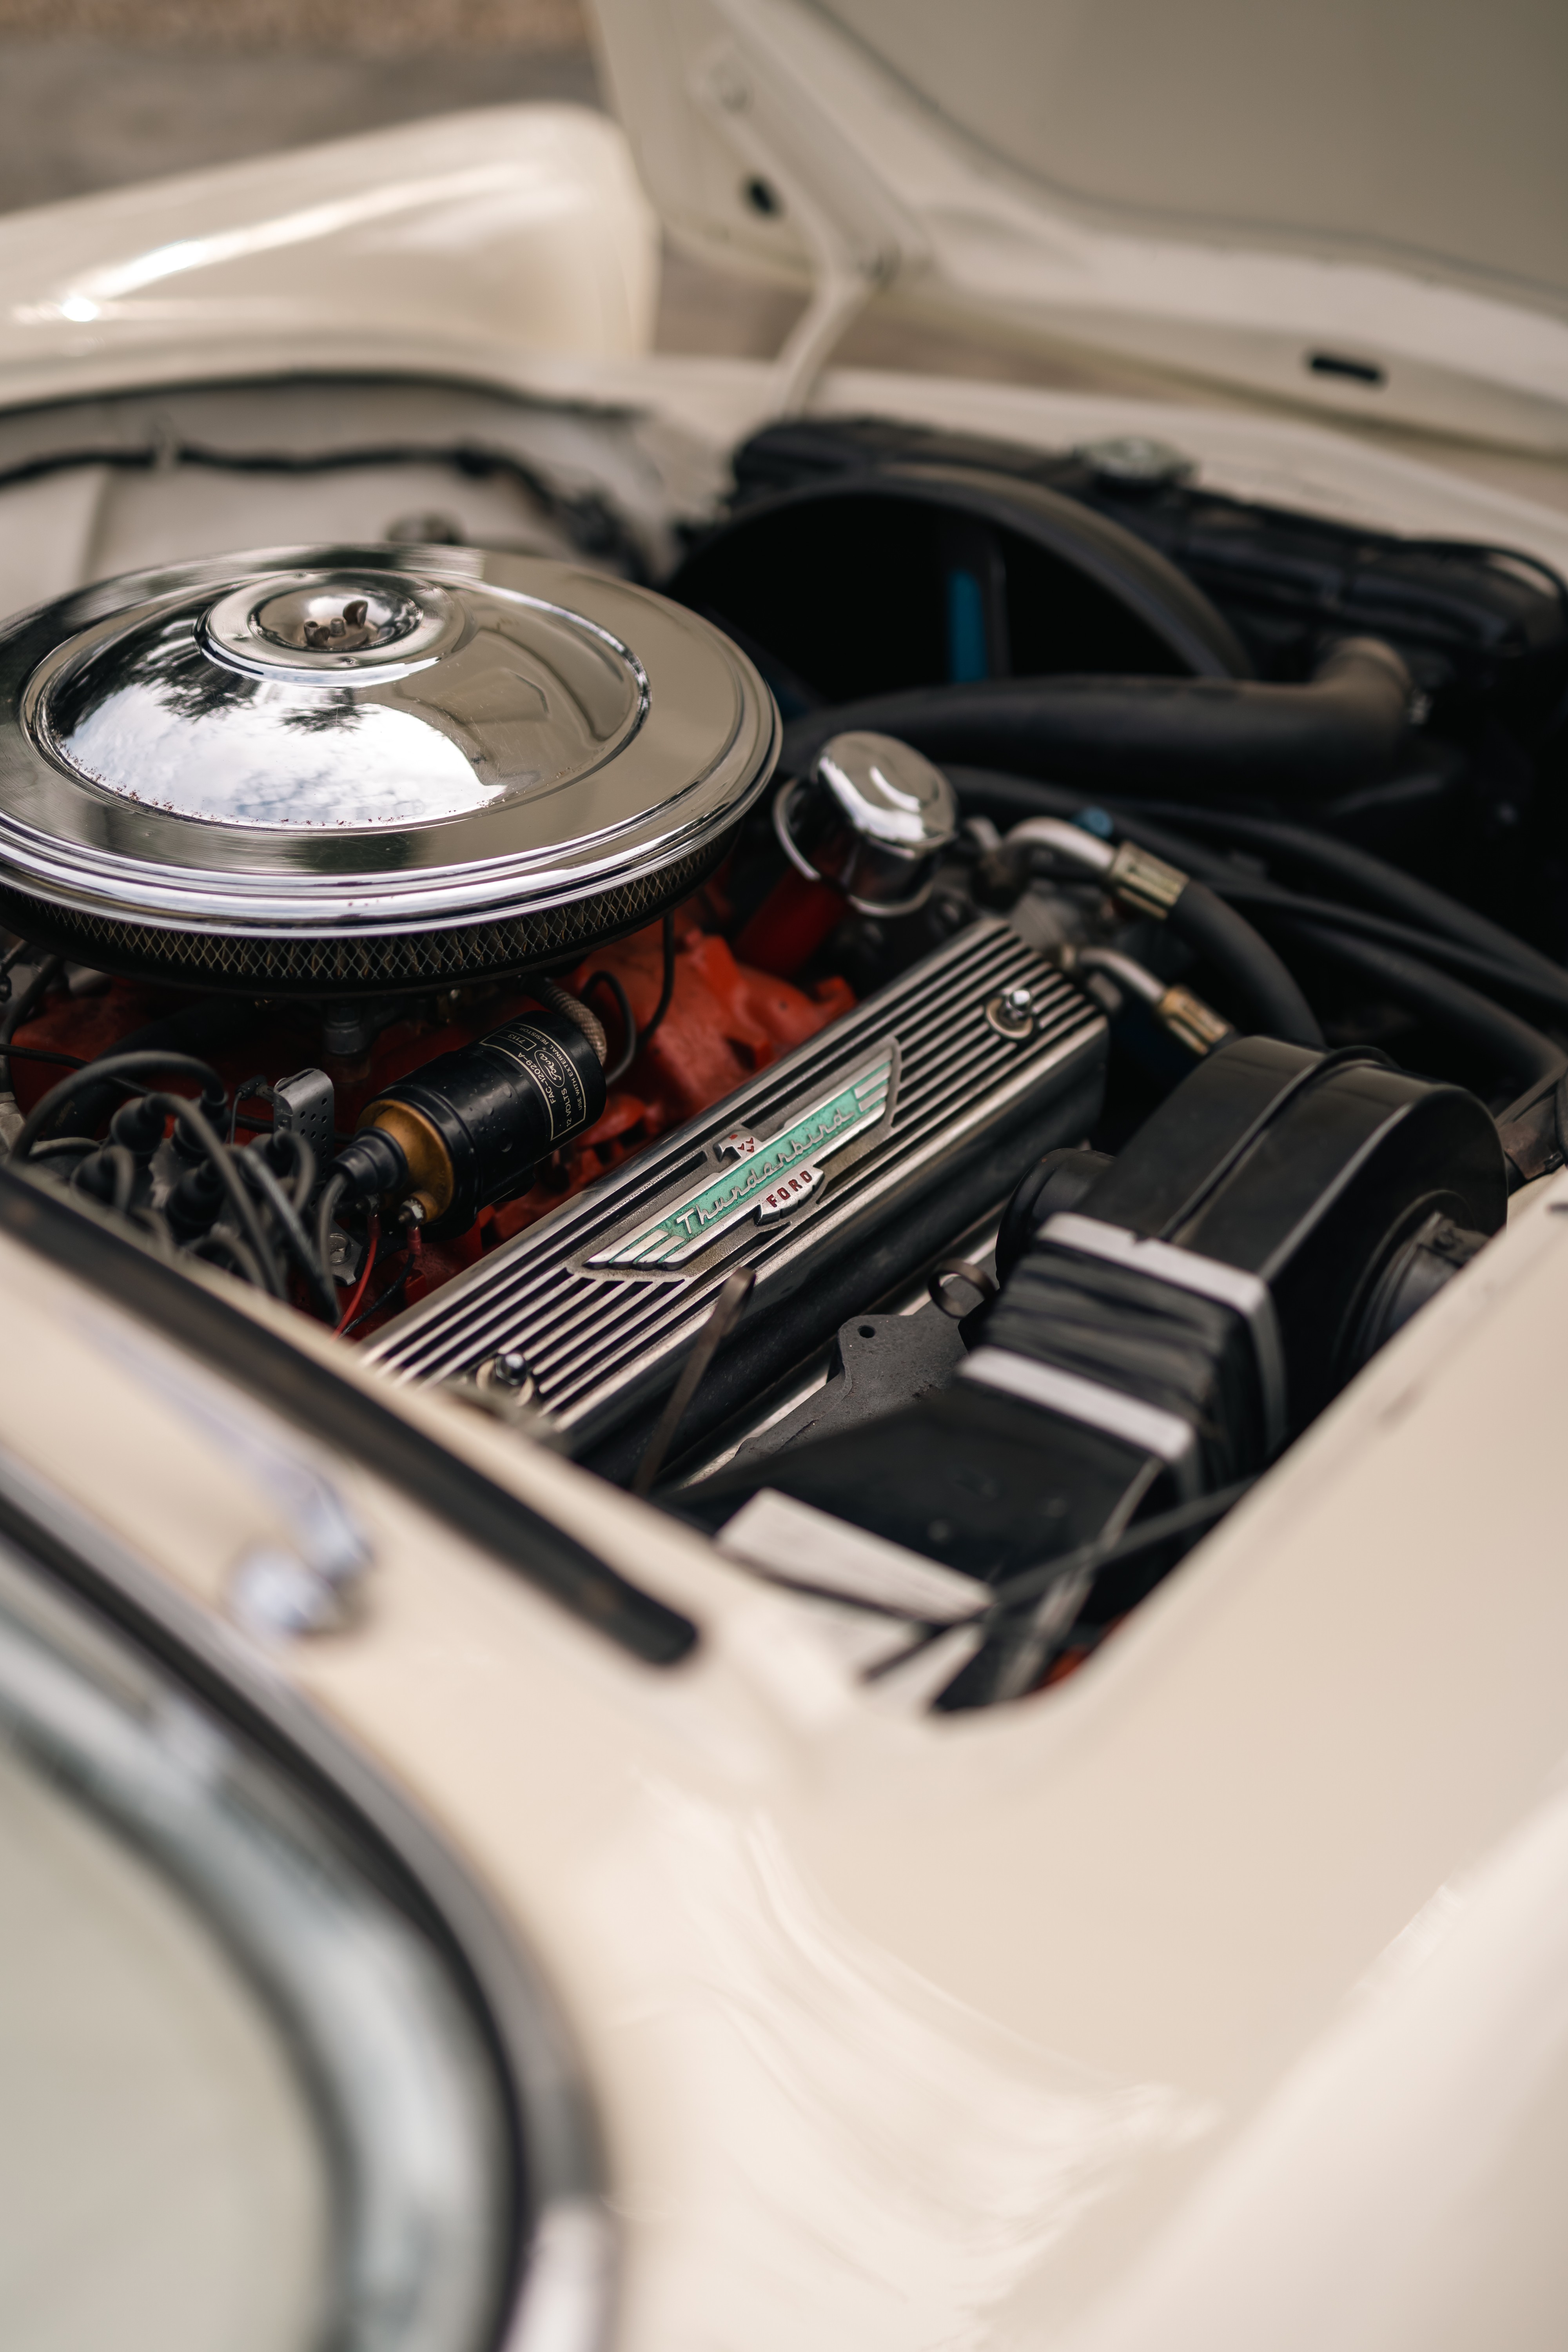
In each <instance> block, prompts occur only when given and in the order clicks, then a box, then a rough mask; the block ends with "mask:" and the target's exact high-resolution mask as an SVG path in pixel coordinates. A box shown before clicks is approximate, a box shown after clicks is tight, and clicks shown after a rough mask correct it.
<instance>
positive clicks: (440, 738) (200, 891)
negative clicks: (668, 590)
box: [0, 547, 778, 996]
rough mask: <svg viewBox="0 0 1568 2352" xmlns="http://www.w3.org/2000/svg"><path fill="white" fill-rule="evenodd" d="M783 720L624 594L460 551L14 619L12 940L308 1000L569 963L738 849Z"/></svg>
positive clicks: (217, 561) (209, 579)
mask: <svg viewBox="0 0 1568 2352" xmlns="http://www.w3.org/2000/svg"><path fill="white" fill-rule="evenodd" d="M777 740H778V719H777V713H776V712H775V710H774V709H773V700H772V698H771V697H770V695H769V694H768V691H767V689H766V688H765V687H764V686H763V683H762V681H761V680H760V679H759V677H757V675H756V672H755V671H754V670H753V669H752V666H751V664H750V663H749V662H748V661H747V660H746V659H745V657H744V656H743V655H742V654H741V653H739V652H738V651H737V650H736V648H735V647H734V646H732V645H731V643H730V642H729V640H728V639H727V638H725V637H723V636H721V635H720V634H719V633H718V632H717V631H716V630H714V629H713V628H711V627H710V626H709V625H708V624H707V623H705V622H703V621H701V620H700V619H698V618H697V617H696V616H695V615H694V614H690V613H688V612H685V611H684V610H682V609H681V608H680V607H679V606H677V605H674V604H668V603H667V602H666V600H665V599H664V598H663V597H661V596H657V595H655V594H653V593H651V592H650V591H648V590H647V589H643V588H637V587H634V586H632V585H631V584H630V583H627V582H626V581H623V580H616V579H613V578H608V577H605V575H604V574H602V573H598V572H589V571H586V570H584V569H580V568H579V567H577V566H576V565H574V564H568V563H557V562H542V561H539V560H534V559H529V558H523V557H519V556H509V555H498V554H492V553H489V552H485V551H479V550H475V549H469V548H448V547H441V548H408V547H396V548H392V547H325V548H290V549H282V550H278V549H274V550H270V551H265V552H262V553H259V554H247V555H237V556H230V557H217V558H213V559H211V560H204V561H203V562H197V563H190V564H184V565H181V566H179V567H177V568H175V569H172V570H166V571H162V572H141V573H135V574H131V575H128V576H126V577H124V578H122V579H119V580H112V581H109V582H107V583H103V584H102V585H100V586H98V587H95V588H90V589H87V590H84V591H82V592H81V593H79V594H76V595H74V596H70V597H68V598H65V599H64V600H62V601H61V602H60V603H58V604H51V605H47V606H45V607H44V608H42V609H41V610H39V611H37V612H35V613H30V614H23V615H21V616H20V617H19V618H18V619H16V621H14V622H12V623H11V624H10V625H9V626H8V627H7V628H5V630H4V631H3V632H0V921H4V922H5V923H6V924H8V925H9V926H10V927H11V928H12V929H15V930H18V931H20V932H23V933H24V934H26V936H27V937H28V938H30V939H36V940H40V941H43V942H45V943H47V944H48V945H50V946H53V947H55V948H58V949H59V950H63V951H64V952H65V953H67V954H68V955H70V956H72V957H74V958H76V959H77V960H79V961H81V962H84V963H89V964H92V965H94V966H97V967H99V968H101V969H107V970H110V971H132V972H136V973H141V974H144V975H146V976H148V977H152V978H158V979H162V980H167V981H172V982H180V983H184V984H187V985H191V986H196V987H203V988H216V989H226V988H227V989H236V990H244V991H246V992H258V993H264V994H273V993H279V994H284V993H293V994H299V995H307V996H321V995H331V994H334V993H338V994H360V993H364V992H386V991H395V990H421V989H426V988H431V987H450V986H452V985H453V984H455V983H458V982H466V981H471V980H480V979H484V978H486V977H488V976H490V975H494V974H497V973H501V972H511V971H520V970H522V969H525V968H527V967H529V966H535V965H540V964H549V963H552V962H560V961H571V960H574V959H575V958H576V957H578V956H580V955H583V954H585V953H586V952H588V950H591V949H592V948H594V947H595V946H596V945H598V944H599V943H600V942H602V941H603V940H607V939H610V938H613V937H615V936H616V935H617V934H619V933H622V932H626V931H629V930H633V929H637V927H638V926H639V925H641V924H644V923H647V922H650V921H652V920H653V919H655V918H656V917H657V916H658V915H659V914H661V913H662V912H663V911H664V910H665V909H666V908H668V907H671V906H673V905H674V904H675V903H676V902H677V901H678V900H679V899H680V898H683V897H685V896H686V894H687V893H688V892H689V891H690V890H691V889H692V888H694V887H695V886H696V885H697V884H698V883H699V882H700V880H701V879H702V877H703V876H704V875H705V874H707V873H708V872H710V870H711V868H712V867H713V866H715V865H716V864H717V863H718V861H719V859H720V858H721V856H723V854H724V851H725V849H726V847H727V846H728V845H729V842H730V840H731V836H732V835H733V833H734V830H735V827H736V825H737V824H738V823H739V821H740V819H741V818H742V815H743V814H744V813H745V811H746V809H747V808H748V807H749V806H750V805H751V803H752V802H753V801H754V800H755V799H756V797H757V795H758V794H759V793H761V792H762V791H763V788H764V786H765V785H766V783H767V781H768V778H769V775H770V774H771V772H772V768H773V760H774V758H775V756H776V746H777Z"/></svg>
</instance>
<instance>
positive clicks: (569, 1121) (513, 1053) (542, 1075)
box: [483, 1021, 588, 1143]
mask: <svg viewBox="0 0 1568 2352" xmlns="http://www.w3.org/2000/svg"><path fill="white" fill-rule="evenodd" d="M483 1042H484V1043H485V1044H486V1045H490V1046H493V1047H494V1048H495V1051H496V1052H497V1053H498V1054H504V1055H506V1057H507V1059H508V1061H510V1062H515V1063H516V1064H517V1066H518V1068H519V1069H520V1070H524V1071H526V1072H527V1074H528V1076H530V1077H531V1079H532V1080H533V1083H534V1085H535V1087H537V1088H538V1090H539V1094H540V1097H541V1098H542V1101H543V1103H544V1106H545V1108H546V1110H547V1111H548V1113H549V1116H550V1140H551V1142H552V1143H559V1142H561V1141H562V1140H563V1139H564V1138H565V1137H567V1136H569V1135H580V1134H581V1133H582V1131H583V1129H584V1127H586V1125H587V1124H588V1090H587V1088H586V1087H584V1084H583V1076H582V1072H581V1071H580V1070H579V1069H578V1067H577V1065H576V1063H575V1062H574V1060H573V1059H572V1056H571V1055H570V1054H569V1053H568V1052H567V1051H566V1048H565V1046H564V1045H562V1044H561V1043H560V1041H559V1040H558V1039H557V1038H554V1037H552V1036H551V1035H550V1034H548V1032H547V1031H545V1030H543V1029H536V1028H535V1027H534V1025H533V1024H532V1022H531V1021H510V1022H509V1023H508V1024H507V1025H506V1027H505V1028H504V1029H494V1030H492V1031H491V1032H490V1034H489V1036H488V1037H487V1038H485V1040H484V1041H483Z"/></svg>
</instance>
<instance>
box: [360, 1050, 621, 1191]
mask: <svg viewBox="0 0 1568 2352" xmlns="http://www.w3.org/2000/svg"><path fill="white" fill-rule="evenodd" d="M604 1108H605V1074H604V1071H603V1070H602V1069H601V1068H600V1066H599V1059H598V1055H596V1054H595V1051H594V1048H593V1047H592V1045H590V1044H589V1043H588V1040H587V1038H586V1037H585V1036H584V1034H583V1032H582V1030H581V1029H580V1028H578V1026H577V1025H576V1024H575V1023H574V1022H573V1021H570V1020H568V1019H567V1018H566V1017H565V1016H564V1015H563V1014H561V1013H545V1012H537V1013H521V1014H520V1015H519V1016H518V1018H517V1019H516V1020H514V1021H508V1022H506V1023H505V1024H503V1026H502V1027H500V1029H492V1030H491V1031H490V1033H489V1036H488V1037H480V1038H479V1039H478V1040H477V1041H476V1043H475V1044H473V1045H460V1046H458V1048H457V1050H456V1051H455V1052H453V1053H450V1054H442V1055H439V1056H438V1058H437V1060H435V1061H433V1062H426V1065H425V1066H424V1067H423V1069H421V1070H418V1071H416V1072H415V1073H414V1074H413V1075H412V1076H408V1077H406V1078H399V1079H398V1080H397V1081H396V1083H395V1085H393V1086H390V1087H386V1088H385V1090H384V1092H383V1093H381V1094H379V1095H377V1097H376V1098H375V1100H374V1102H373V1103H370V1104H368V1105H367V1106H366V1108H365V1110H364V1112H363V1116H362V1118H361V1119H360V1127H361V1129H362V1130H363V1129H366V1128H375V1129H379V1130H380V1131H381V1133H382V1134H384V1135H386V1136H389V1137H390V1138H391V1139H392V1140H393V1141H394V1142H395V1143H396V1144H397V1145H398V1146H399V1148H400V1149H401V1150H402V1153H403V1157H404V1159H405V1161H406V1162H407V1170H408V1177H407V1182H406V1184H405V1186H403V1188H402V1190H401V1197H402V1198H403V1199H405V1200H415V1201H417V1202H418V1203H419V1205H420V1207H421V1208H422V1209H423V1210H424V1212H425V1220H426V1230H427V1231H428V1232H430V1233H431V1234H435V1235H437V1237H438V1236H439V1235H441V1234H458V1233H466V1232H467V1231H468V1227H469V1226H470V1225H471V1224H472V1223H473V1222H474V1219H475V1218H476V1217H477V1216H478V1215H479V1211H480V1210H481V1209H483V1208H486V1207H488V1206H489V1204H490V1202H495V1201H505V1200H510V1198H511V1197H512V1196H513V1195H514V1194H516V1193H518V1192H524V1191H526V1189H527V1186H528V1182H529V1179H530V1174H531V1171H532V1170H533V1169H534V1168H535V1167H537V1165H538V1164H539V1162H540V1161H541V1160H546V1159H548V1158H549V1156H550V1154H551V1153H552V1151H554V1150H557V1149H558V1148H559V1147H560V1146H561V1145H562V1144H563V1143H566V1142H569V1141H570V1139H572V1137H573V1136H574V1135H581V1134H582V1132H583V1130H584V1128H588V1127H592V1126H593V1124H594V1122H595V1119H596V1118H598V1117H599V1116H600V1114H601V1113H602V1111H603V1110H604Z"/></svg>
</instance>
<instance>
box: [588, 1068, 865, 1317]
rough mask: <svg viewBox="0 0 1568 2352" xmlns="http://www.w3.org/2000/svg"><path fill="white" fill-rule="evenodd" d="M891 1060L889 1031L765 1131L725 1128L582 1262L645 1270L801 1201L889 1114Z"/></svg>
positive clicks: (680, 1259)
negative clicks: (831, 1164) (853, 1065)
mask: <svg viewBox="0 0 1568 2352" xmlns="http://www.w3.org/2000/svg"><path fill="white" fill-rule="evenodd" d="M898 1067H899V1048H898V1043H897V1040H896V1039H894V1038H889V1039H888V1040H887V1042H886V1044H884V1045H881V1046H879V1048H878V1051H877V1053H876V1055H874V1057H873V1058H872V1059H871V1060H870V1061H868V1062H865V1063H863V1064H862V1065H861V1066H860V1067H859V1068H858V1069H857V1070H854V1071H852V1072H851V1073H850V1075H849V1076H847V1077H844V1078H840V1079H839V1080H838V1081H837V1084H836V1086H835V1087H833V1088H832V1089H831V1091H830V1092H828V1093H826V1094H822V1095H818V1096H817V1097H816V1098H815V1100H813V1101H811V1102H808V1103H807V1104H805V1106H804V1107H803V1108H801V1109H800V1110H797V1111H795V1112H793V1113H786V1115H785V1118H784V1124H783V1126H781V1127H778V1128H776V1129H774V1130H773V1133H772V1134H771V1135H761V1136H759V1135H753V1134H752V1131H751V1129H749V1128H732V1129H731V1130H730V1132H729V1133H728V1134H726V1135H721V1136H720V1137H719V1138H718V1139H716V1141H714V1142H713V1143H711V1144H710V1146H709V1153H710V1158H709V1162H708V1165H707V1166H706V1168H704V1169H703V1170H701V1171H700V1172H699V1174H698V1175H697V1176H696V1177H694V1178H692V1179H689V1181H688V1182H687V1184H686V1185H685V1186H684V1188H683V1189H682V1190H681V1191H680V1192H678V1193H676V1194H674V1195H673V1196H670V1197H667V1198H666V1199H665V1200H664V1201H663V1202H661V1203H660V1204H659V1206H658V1209H656V1210H655V1212H654V1213H653V1214H652V1216H650V1217H647V1218H645V1219H644V1220H643V1221H642V1222H641V1223H638V1224H636V1225H633V1226H632V1227H630V1228H629V1230H628V1231H626V1232H625V1233H623V1234H619V1235H618V1236H617V1237H616V1240H614V1241H613V1242H609V1243H606V1244H605V1247H604V1248H603V1249H600V1250H595V1252H594V1253H593V1254H592V1255H590V1256H589V1257H587V1258H585V1259H584V1261H583V1263H584V1265H588V1266H595V1267H598V1266H602V1267H604V1268H605V1269H606V1270H607V1269H609V1268H610V1267H613V1266H625V1267H626V1268H628V1269H630V1268H633V1267H639V1268H640V1267H647V1269H648V1270H649V1271H650V1272H652V1271H653V1270H655V1269H656V1268H658V1267H663V1266H679V1265H683V1264H684V1263H685V1262H686V1260H687V1259H689V1258H692V1257H695V1256H696V1255H698V1253H699V1251H700V1250H704V1249H706V1248H707V1247H708V1246H709V1244H710V1243H711V1242H712V1241H714V1240H715V1239H716V1238H717V1236H718V1235H719V1234H722V1233H723V1232H724V1231H725V1230H726V1228H727V1227H729V1226H731V1225H734V1224H737V1223H739V1222H740V1220H741V1219H742V1217H747V1216H750V1217H754V1218H755V1219H756V1221H757V1223H759V1224H768V1223H773V1221H774V1220H775V1219H778V1218H783V1217H787V1216H790V1215H792V1214H793V1213H795V1210H797V1209H800V1208H804V1207H805V1203H806V1202H808V1201H809V1200H811V1199H812V1197H813V1196H814V1195H815V1194H816V1192H818V1191H819V1190H820V1189H821V1187H822V1185H823V1184H824V1183H825V1182H826V1163H827V1162H828V1161H830V1160H832V1159H834V1158H835V1156H836V1155H837V1153H839V1152H841V1151H843V1150H845V1148H846V1147H847V1145H849V1144H851V1143H857V1142H859V1143H863V1142H865V1141H866V1140H867V1139H868V1137H869V1136H870V1134H871V1133H872V1131H873V1130H874V1129H876V1128H877V1127H879V1125H880V1124H881V1123H882V1121H883V1120H884V1119H886V1118H888V1117H889V1115H890V1113H891V1109H892V1096H893V1087H894V1083H895V1080H896V1078H897V1076H898Z"/></svg>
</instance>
